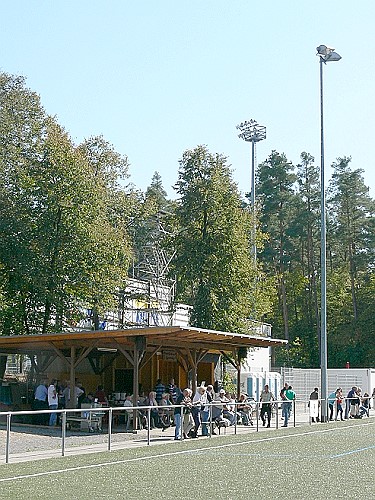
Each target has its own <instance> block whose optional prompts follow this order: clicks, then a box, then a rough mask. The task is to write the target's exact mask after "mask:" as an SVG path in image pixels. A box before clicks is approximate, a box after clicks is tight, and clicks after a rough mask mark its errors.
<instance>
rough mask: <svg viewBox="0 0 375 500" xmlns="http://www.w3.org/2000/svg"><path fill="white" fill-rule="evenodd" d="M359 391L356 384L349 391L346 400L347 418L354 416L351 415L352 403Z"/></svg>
mask: <svg viewBox="0 0 375 500" xmlns="http://www.w3.org/2000/svg"><path fill="white" fill-rule="evenodd" d="M356 393H357V387H356V386H355V385H354V386H353V387H352V388H351V389H350V391H349V392H348V395H347V396H346V402H345V419H348V418H352V417H351V415H350V414H351V411H350V410H351V408H350V407H351V405H352V401H354V399H355V396H356Z"/></svg>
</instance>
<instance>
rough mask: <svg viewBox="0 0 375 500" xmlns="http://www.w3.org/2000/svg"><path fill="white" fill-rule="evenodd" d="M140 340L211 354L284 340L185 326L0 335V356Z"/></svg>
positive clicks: (129, 346)
mask: <svg viewBox="0 0 375 500" xmlns="http://www.w3.org/2000/svg"><path fill="white" fill-rule="evenodd" d="M140 336H141V337H144V338H145V339H146V345H147V347H149V348H157V347H162V348H169V349H173V348H188V349H207V350H209V351H211V352H220V351H233V349H236V348H239V347H270V346H283V345H286V344H287V341H286V340H282V339H272V338H270V337H261V336H253V335H246V334H240V333H230V332H221V331H216V330H205V329H201V328H193V327H186V326H161V327H157V326H155V327H146V328H130V329H125V330H99V331H92V330H90V331H81V332H66V333H54V334H40V335H38V334H37V335H14V336H0V353H2V354H35V353H37V352H41V351H53V350H56V349H59V350H64V349H70V348H71V347H76V348H87V347H88V346H89V345H91V346H93V347H95V348H99V349H115V348H116V347H118V346H121V347H122V348H123V349H133V347H134V342H135V338H136V337H140Z"/></svg>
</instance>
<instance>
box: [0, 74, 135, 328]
mask: <svg viewBox="0 0 375 500" xmlns="http://www.w3.org/2000/svg"><path fill="white" fill-rule="evenodd" d="M1 83H2V87H1V107H0V111H1V114H2V116H3V118H4V120H2V122H1V123H2V129H1V132H2V134H3V137H4V141H3V142H2V143H1V145H0V178H1V187H0V219H1V222H0V224H1V229H2V240H1V242H0V261H1V263H2V267H1V270H0V272H1V275H2V278H3V284H4V304H2V306H3V307H2V309H1V311H0V324H1V328H2V332H3V333H6V334H10V333H12V334H19V333H44V332H48V331H61V329H62V328H63V327H64V326H65V325H66V323H67V324H69V323H70V321H71V320H74V319H75V320H76V319H79V316H80V314H81V311H82V307H83V306H86V307H89V308H92V309H95V310H96V311H103V310H106V309H108V307H110V306H111V305H112V304H113V303H114V300H115V298H114V297H115V290H116V287H118V286H119V284H120V283H122V282H123V280H124V279H125V277H126V274H127V268H128V261H129V244H128V237H127V233H126V222H125V220H126V219H125V217H124V214H125V213H126V204H124V203H123V204H121V201H122V200H123V199H125V198H126V196H125V195H124V192H123V190H121V189H120V187H119V186H118V185H117V184H116V172H118V171H119V170H120V167H121V168H124V167H126V163H125V164H124V160H123V159H121V158H120V157H119V155H117V154H116V153H114V151H113V149H111V147H109V146H108V145H107V144H105V143H104V142H103V140H102V139H100V140H99V139H95V140H94V139H93V140H91V141H87V142H86V143H85V144H84V145H83V146H82V147H80V148H76V147H75V146H74V145H73V144H72V142H71V140H70V139H69V137H68V135H67V134H66V133H65V132H64V130H63V129H62V128H61V127H60V126H59V125H58V124H57V123H56V122H55V121H54V120H53V119H51V118H49V117H48V116H46V115H45V113H44V111H43V109H42V108H41V106H40V103H39V100H38V98H37V96H36V95H35V94H34V93H32V92H30V91H29V90H28V89H26V88H25V85H24V81H23V80H22V79H19V78H15V77H9V76H6V77H4V75H2V80H1ZM13 111H14V112H13ZM12 124H14V126H13V125H12ZM31 131H32V133H31ZM119 207H121V208H119Z"/></svg>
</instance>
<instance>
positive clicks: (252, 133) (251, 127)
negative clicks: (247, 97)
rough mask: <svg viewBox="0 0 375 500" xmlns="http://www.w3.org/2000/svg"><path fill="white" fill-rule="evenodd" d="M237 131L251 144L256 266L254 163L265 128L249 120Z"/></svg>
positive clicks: (254, 256)
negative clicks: (257, 147)
mask: <svg viewBox="0 0 375 500" xmlns="http://www.w3.org/2000/svg"><path fill="white" fill-rule="evenodd" d="M236 128H237V130H239V131H240V134H238V137H239V138H240V139H243V140H244V141H246V142H251V145H252V147H251V193H250V196H251V197H250V201H251V210H252V216H253V230H252V241H253V246H252V251H253V258H254V263H255V264H256V259H257V248H256V242H255V238H256V213H255V163H256V143H257V142H259V141H262V140H263V139H265V138H266V127H264V126H263V125H259V123H258V122H257V121H256V120H249V121H245V122H242V123H240V124H239V125H237V127H236Z"/></svg>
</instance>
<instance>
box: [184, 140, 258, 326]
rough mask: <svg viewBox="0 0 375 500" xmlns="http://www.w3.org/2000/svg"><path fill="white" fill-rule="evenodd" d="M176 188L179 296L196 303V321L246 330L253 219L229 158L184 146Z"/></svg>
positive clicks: (252, 275)
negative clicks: (242, 198)
mask: <svg viewBox="0 0 375 500" xmlns="http://www.w3.org/2000/svg"><path fill="white" fill-rule="evenodd" d="M176 191H177V193H178V195H179V200H178V205H177V208H176V221H177V231H178V233H177V235H176V236H175V239H174V245H175V249H176V257H175V260H174V269H175V270H176V274H177V279H178V292H179V297H180V299H181V300H183V301H186V302H187V303H189V304H191V305H192V306H193V311H192V317H191V321H192V324H193V325H195V326H198V327H203V328H212V329H219V330H225V331H239V330H240V331H243V330H246V328H247V327H246V322H245V320H246V318H248V317H249V316H250V315H251V311H252V308H253V304H252V300H253V298H254V295H252V294H251V290H254V283H255V278H256V274H255V268H254V265H253V261H252V258H251V253H250V244H251V242H250V232H251V223H252V221H251V217H250V214H249V212H248V211H247V210H244V209H243V208H242V203H241V199H240V195H239V193H238V190H237V186H236V185H235V184H234V182H233V180H232V177H231V172H230V168H229V166H228V164H227V160H226V158H225V157H223V156H222V155H220V154H212V153H210V152H209V151H208V149H207V147H205V146H198V147H197V148H195V149H194V150H188V151H185V152H184V154H183V156H182V159H181V160H180V169H179V178H178V181H177V184H176Z"/></svg>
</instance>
